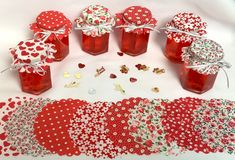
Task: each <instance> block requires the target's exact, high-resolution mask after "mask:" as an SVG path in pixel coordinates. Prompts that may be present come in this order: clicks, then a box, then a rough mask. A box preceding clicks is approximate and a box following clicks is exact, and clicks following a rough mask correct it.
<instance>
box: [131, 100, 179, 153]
mask: <svg viewBox="0 0 235 160" xmlns="http://www.w3.org/2000/svg"><path fill="white" fill-rule="evenodd" d="M167 101H168V100H165V99H154V100H151V101H149V100H147V99H146V100H144V101H140V103H139V104H138V105H135V106H134V107H133V108H131V109H130V115H129V120H128V124H129V130H130V134H131V135H132V136H133V137H134V138H135V141H136V142H137V143H140V144H142V145H144V146H146V147H147V148H148V149H149V150H150V151H151V152H154V153H164V154H166V155H172V154H174V155H177V154H178V153H179V152H181V151H180V150H179V149H178V146H177V145H176V144H174V142H172V141H168V139H166V132H165V130H164V127H163V126H162V115H163V112H164V110H165V107H164V106H163V105H162V104H161V103H162V102H167ZM177 150H178V151H177Z"/></svg>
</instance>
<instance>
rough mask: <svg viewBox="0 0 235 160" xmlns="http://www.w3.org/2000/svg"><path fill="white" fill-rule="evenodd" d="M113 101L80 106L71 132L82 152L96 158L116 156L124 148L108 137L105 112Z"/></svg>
mask: <svg viewBox="0 0 235 160" xmlns="http://www.w3.org/2000/svg"><path fill="white" fill-rule="evenodd" d="M110 105H111V103H108V102H104V103H103V102H96V103H94V104H89V105H87V106H85V107H84V108H79V109H78V110H77V112H76V113H75V114H74V115H73V118H72V119H71V121H70V128H69V134H70V137H71V138H72V139H73V141H74V143H75V144H76V146H77V147H78V148H79V150H80V152H81V153H85V154H86V155H88V156H93V157H96V158H99V157H102V158H115V157H116V156H118V155H120V154H121V153H122V149H121V148H119V147H117V146H115V145H114V142H112V140H111V139H110V138H108V137H107V131H106V129H105V128H104V124H105V117H104V115H105V113H106V112H107V111H108V109H109V107H110Z"/></svg>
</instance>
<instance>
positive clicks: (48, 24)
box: [30, 11, 72, 40]
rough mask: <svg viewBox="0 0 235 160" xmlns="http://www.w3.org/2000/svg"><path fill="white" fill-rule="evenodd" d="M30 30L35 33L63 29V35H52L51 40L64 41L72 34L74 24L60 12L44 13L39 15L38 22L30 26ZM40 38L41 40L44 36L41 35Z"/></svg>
mask: <svg viewBox="0 0 235 160" xmlns="http://www.w3.org/2000/svg"><path fill="white" fill-rule="evenodd" d="M30 29H31V30H33V31H34V33H38V32H39V33H40V32H44V31H57V30H59V29H63V33H62V34H61V33H60V34H57V35H55V34H51V35H50V37H49V39H50V40H53V39H55V38H59V39H62V38H63V37H66V36H68V34H70V33H71V31H72V22H71V21H70V20H69V19H68V18H67V17H65V15H64V14H63V13H61V12H59V11H44V12H42V13H40V14H39V15H38V17H37V18H36V22H35V23H32V24H31V25H30ZM38 36H39V38H40V36H42V35H41V34H39V35H38Z"/></svg>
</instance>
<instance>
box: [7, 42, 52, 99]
mask: <svg viewBox="0 0 235 160" xmlns="http://www.w3.org/2000/svg"><path fill="white" fill-rule="evenodd" d="M10 52H11V54H12V56H13V63H12V69H16V70H18V73H19V78H20V83H21V88H22V91H23V92H27V93H30V94H34V95H39V94H41V93H43V92H44V91H46V90H48V89H50V88H51V87H52V83H51V72H50V66H49V65H48V63H51V62H52V61H53V58H54V57H53V54H54V53H56V50H55V48H54V45H52V44H47V43H44V42H41V41H40V40H37V39H30V40H26V41H21V42H20V43H19V44H18V45H17V46H16V47H15V48H11V49H10Z"/></svg>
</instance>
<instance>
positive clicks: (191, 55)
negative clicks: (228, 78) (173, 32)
mask: <svg viewBox="0 0 235 160" xmlns="http://www.w3.org/2000/svg"><path fill="white" fill-rule="evenodd" d="M181 56H182V60H183V61H184V63H185V64H186V65H187V67H188V68H192V69H193V70H195V71H197V72H199V73H201V74H216V73H217V72H218V71H219V69H220V68H221V67H227V68H229V64H228V63H227V62H224V61H223V57H224V52H223V49H222V47H221V45H219V44H218V43H216V42H215V41H213V40H209V39H198V40H196V41H194V42H192V44H191V45H190V46H189V47H184V48H183V49H182V55H181Z"/></svg>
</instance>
